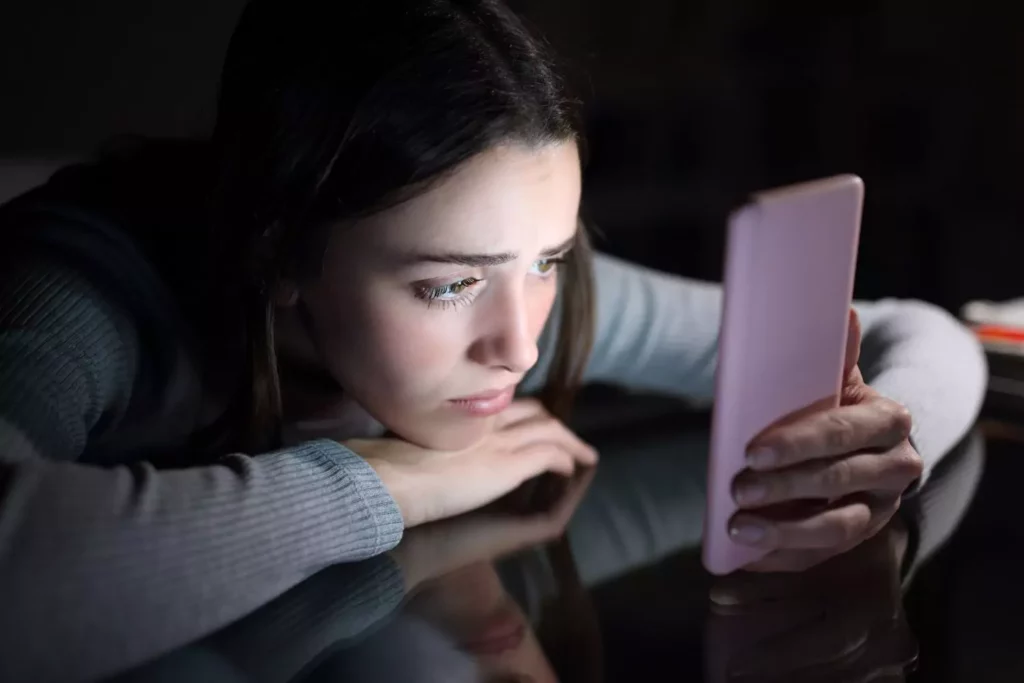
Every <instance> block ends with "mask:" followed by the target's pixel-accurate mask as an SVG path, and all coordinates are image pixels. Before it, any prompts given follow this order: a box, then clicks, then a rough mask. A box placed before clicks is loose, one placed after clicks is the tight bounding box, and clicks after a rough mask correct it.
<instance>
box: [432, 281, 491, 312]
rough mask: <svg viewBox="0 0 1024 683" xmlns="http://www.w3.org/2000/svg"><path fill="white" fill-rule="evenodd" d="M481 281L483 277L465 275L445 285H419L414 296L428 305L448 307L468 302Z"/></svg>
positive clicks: (472, 297)
mask: <svg viewBox="0 0 1024 683" xmlns="http://www.w3.org/2000/svg"><path fill="white" fill-rule="evenodd" d="M483 281H484V280H483V278H477V277H467V278H463V279H461V280H456V281H455V282H450V283H448V284H445V285H438V286H433V287H431V286H420V287H419V288H417V291H416V296H418V297H419V298H420V299H423V300H424V301H426V302H427V305H428V306H440V307H442V308H449V307H452V306H458V305H459V304H468V303H470V302H471V301H472V300H473V299H474V297H476V292H477V290H476V289H475V288H476V287H478V285H479V284H480V283H482V282H483Z"/></svg>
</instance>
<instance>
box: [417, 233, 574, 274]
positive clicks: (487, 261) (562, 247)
mask: <svg viewBox="0 0 1024 683" xmlns="http://www.w3.org/2000/svg"><path fill="white" fill-rule="evenodd" d="M575 242H576V236H575V235H573V236H572V237H570V238H569V239H567V240H566V241H564V242H562V243H561V244H558V245H556V246H554V247H551V248H549V249H545V250H544V251H542V252H541V253H540V255H541V258H551V257H552V256H558V255H559V254H562V253H564V252H566V251H568V250H569V249H571V248H572V245H573V244H574V243H575ZM517 258H519V254H517V253H515V252H514V251H506V252H501V253H498V254H459V253H454V252H448V253H443V254H411V255H410V256H408V257H407V258H405V259H403V260H404V261H405V262H406V263H408V264H409V265H414V264H417V263H453V264H455V265H459V266H467V267H469V268H486V267H488V266H500V265H502V264H503V263H508V262H509V261H514V260H516V259H517Z"/></svg>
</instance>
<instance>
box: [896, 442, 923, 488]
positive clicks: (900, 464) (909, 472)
mask: <svg viewBox="0 0 1024 683" xmlns="http://www.w3.org/2000/svg"><path fill="white" fill-rule="evenodd" d="M894 460H895V463H894V466H895V468H896V470H897V471H898V472H899V473H900V474H901V475H903V476H904V477H906V478H907V479H911V480H913V479H917V478H918V477H920V476H921V475H922V474H924V460H923V459H922V458H921V456H920V454H918V452H917V451H915V450H914V449H913V448H904V449H901V452H900V453H899V454H898V455H896V456H895V457H894Z"/></svg>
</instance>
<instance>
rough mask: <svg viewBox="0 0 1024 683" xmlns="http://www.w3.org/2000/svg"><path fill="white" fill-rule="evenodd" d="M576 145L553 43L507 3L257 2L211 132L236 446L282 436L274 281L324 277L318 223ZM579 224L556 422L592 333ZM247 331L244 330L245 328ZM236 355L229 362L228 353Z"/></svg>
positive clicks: (565, 295) (269, 443)
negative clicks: (507, 157)
mask: <svg viewBox="0 0 1024 683" xmlns="http://www.w3.org/2000/svg"><path fill="white" fill-rule="evenodd" d="M571 140H575V141H577V142H578V143H579V142H581V136H580V130H579V125H578V118H577V108H576V103H575V102H574V101H573V100H572V99H570V98H568V97H567V96H566V94H565V91H564V88H563V84H562V81H561V80H560V79H559V77H558V75H557V73H556V70H555V67H554V66H553V62H552V59H551V57H550V56H549V54H548V52H547V50H546V48H545V46H544V45H543V44H542V43H541V42H539V41H538V40H537V39H535V38H533V37H532V36H531V35H530V34H529V33H528V32H527V31H526V29H525V28H524V27H523V24H522V23H521V22H520V20H519V19H518V18H517V17H516V16H515V15H514V14H513V13H512V12H511V11H510V10H509V9H508V8H507V7H506V6H505V5H504V4H502V3H501V2H499V1H498V0H391V1H389V2H330V1H325V0H287V1H286V0H252V1H251V2H249V4H248V5H247V6H246V8H245V10H244V12H243V14H242V17H241V19H240V21H239V23H238V26H237V28H236V30H235V34H234V36H233V37H232V40H231V45H230V47H229V50H228V54H227V57H226V60H225V65H224V71H223V76H222V82H221V92H220V99H219V108H218V116H217V124H216V128H215V134H214V140H213V141H214V153H215V158H216V159H217V162H216V167H217V171H216V176H217V180H216V191H215V193H214V216H215V229H214V230H213V231H212V235H213V237H214V244H213V245H212V249H211V253H212V254H213V258H212V268H213V272H214V276H215V277H217V278H218V279H219V281H220V282H219V284H217V285H216V286H215V287H214V288H213V290H214V291H218V292H221V293H222V298H221V300H220V301H219V305H218V306H216V307H215V319H216V320H215V323H214V327H212V328H211V329H213V330H215V331H216V332H215V333H214V336H215V337H216V338H217V339H219V340H220V342H221V345H220V347H219V351H220V353H221V356H222V357H223V356H224V355H225V354H226V355H227V357H228V359H229V360H231V359H237V358H239V357H244V358H245V371H244V373H243V374H242V379H241V381H238V382H236V383H235V384H234V392H235V396H236V397H237V400H236V401H235V402H234V403H233V409H232V412H231V413H230V416H228V417H226V419H225V420H224V421H223V422H222V424H223V426H225V429H226V432H227V434H226V439H225V441H226V442H227V443H230V445H231V446H233V447H237V448H241V449H245V450H250V451H260V450H266V449H269V448H273V447H275V446H277V445H278V444H279V441H280V428H281V422H282V405H281V403H282V400H281V389H280V382H279V375H278V369H277V356H276V351H275V344H274V309H275V306H274V304H273V301H272V299H271V291H272V289H273V287H274V286H275V283H276V282H278V281H279V280H280V279H281V278H285V277H287V278H289V279H293V280H299V281H301V280H302V278H309V277H316V276H317V275H318V274H319V272H318V266H317V265H316V264H318V263H319V257H320V255H321V254H322V251H323V248H324V246H325V244H326V232H327V230H326V228H327V226H330V225H337V224H338V223H339V222H343V221H350V220H353V219H357V218H359V217H361V216H365V215H368V214H371V213H374V212H376V211H379V210H381V209H382V208H385V207H388V206H392V205H394V204H396V203H398V202H401V201H404V200H406V199H408V198H409V197H411V196H414V195H415V194H417V193H419V192H423V191H425V190H427V189H429V188H430V187H431V185H432V184H433V183H435V182H436V181H437V180H438V179H441V178H443V177H445V176H446V175H447V174H449V173H450V172H452V171H453V170H454V169H455V168H456V167H458V166H459V165H460V164H462V163H464V162H465V161H467V160H468V159H470V158H472V157H473V156H475V155H477V154H480V153H481V152H483V151H485V150H487V149H488V148H491V147H493V146H495V145H498V144H504V143H515V144H525V145H531V146H541V145H546V144H553V143H559V142H565V141H571ZM591 299H592V296H591V272H590V247H589V244H588V241H587V237H586V233H585V232H584V231H583V230H582V228H581V229H580V234H579V239H578V244H577V247H576V248H575V250H574V251H573V252H572V253H571V254H570V256H569V257H568V262H567V263H566V264H565V266H564V270H563V275H562V297H561V305H562V313H563V315H562V322H561V328H560V333H559V335H558V348H557V352H556V357H555V361H554V365H553V367H552V369H551V372H550V374H549V379H548V384H547V387H546V389H545V390H544V392H543V398H544V400H545V401H546V403H547V405H548V406H549V407H550V409H551V410H552V411H553V412H555V414H557V415H559V416H562V417H564V416H565V415H566V414H567V411H568V409H569V406H570V405H571V398H572V394H573V391H574V389H575V387H577V386H578V385H579V383H580V380H581V376H582V371H583V367H584V364H585V362H586V358H587V355H588V353H589V350H590V345H591V336H592V328H593V313H592V308H593V306H592V301H591ZM239 331H241V333H239ZM236 362H237V361H236Z"/></svg>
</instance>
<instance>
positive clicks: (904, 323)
mask: <svg viewBox="0 0 1024 683" xmlns="http://www.w3.org/2000/svg"><path fill="white" fill-rule="evenodd" d="M594 280H595V282H594V286H595V289H596V300H597V304H596V309H597V330H596V335H595V344H594V350H593V353H592V355H591V357H590V360H589V363H588V366H587V371H586V376H585V379H586V380H587V381H592V382H606V383H611V384H618V385H621V386H624V387H628V388H633V389H642V390H650V391H657V392H662V393H666V394H672V395H676V396H680V397H683V398H687V399H690V400H693V401H695V402H699V403H705V404H707V403H710V401H711V399H712V398H713V395H714V386H715V384H714V379H715V365H716V362H717V349H718V330H719V325H720V322H721V314H722V300H723V297H722V288H721V286H720V285H717V284H712V283H707V282H699V281H696V280H689V279H686V278H682V277H678V276H673V275H669V274H665V273H660V272H657V271H654V270H650V269H647V268H643V267H641V266H637V265H633V264H630V263H627V262H625V261H621V260H619V259H616V258H612V257H610V256H605V255H598V256H597V257H596V259H595V264H594ZM855 308H856V309H857V311H858V313H859V315H860V318H861V328H862V335H863V339H862V352H861V368H862V370H863V371H864V376H865V378H866V379H867V381H868V382H869V383H870V384H871V385H872V386H873V387H875V388H876V389H878V390H879V391H880V392H881V393H882V394H884V395H886V396H888V397H890V398H892V399H893V400H896V401H899V402H900V403H902V404H904V405H905V406H906V407H907V408H908V409H909V410H910V412H911V415H912V416H913V419H914V427H913V432H912V439H913V441H914V444H915V446H916V447H917V449H918V451H919V452H920V454H921V457H922V458H923V459H924V461H925V477H927V475H928V473H929V472H930V471H931V470H932V469H933V468H934V467H935V465H936V464H937V463H938V461H939V460H940V459H941V458H942V457H943V455H945V454H946V453H948V452H949V451H950V450H951V449H952V448H953V446H954V445H956V444H957V443H958V442H959V441H960V440H961V439H962V438H963V437H964V436H965V435H966V434H967V432H968V430H969V429H970V427H971V426H972V424H973V423H974V420H975V418H976V417H977V415H978V412H979V410H980V408H981V402H982V400H983V398H984V393H985V386H986V374H987V370H986V366H985V358H984V353H983V352H982V350H981V347H980V345H979V344H978V342H977V341H976V340H975V339H974V338H973V336H972V335H971V334H970V332H969V331H968V330H967V329H965V328H964V327H963V326H962V325H960V323H958V322H957V321H956V320H955V319H954V318H953V317H952V316H950V315H949V314H948V313H946V312H945V311H942V310H941V309H939V308H937V307H935V306H932V305H929V304H925V303H922V302H918V301H901V300H884V301H879V302H874V303H870V302H857V303H856V304H855ZM557 328H558V309H557V307H556V310H555V312H554V314H553V315H552V319H551V320H550V321H549V323H548V327H547V328H546V329H545V331H544V333H543V336H542V339H541V349H542V350H541V359H540V361H539V362H538V364H537V369H536V371H535V372H534V373H533V374H532V375H531V377H530V378H528V381H529V384H530V386H532V387H534V388H535V387H536V386H538V385H539V383H540V381H541V379H542V378H543V376H544V375H545V373H546V372H547V368H548V367H549V366H550V362H551V357H552V355H553V351H554V347H555V343H554V342H555V339H554V336H555V332H556V330H557ZM922 481H923V480H922Z"/></svg>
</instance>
